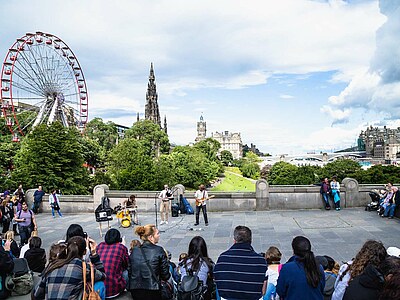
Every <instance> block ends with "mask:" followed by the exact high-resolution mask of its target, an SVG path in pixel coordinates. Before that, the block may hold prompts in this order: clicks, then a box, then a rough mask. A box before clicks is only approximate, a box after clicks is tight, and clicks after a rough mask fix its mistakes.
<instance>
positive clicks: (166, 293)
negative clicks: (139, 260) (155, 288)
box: [140, 246, 174, 300]
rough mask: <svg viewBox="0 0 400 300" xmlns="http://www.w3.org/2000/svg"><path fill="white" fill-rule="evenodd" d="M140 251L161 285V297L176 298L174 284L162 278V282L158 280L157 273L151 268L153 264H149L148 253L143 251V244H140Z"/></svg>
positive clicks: (166, 299) (165, 298) (166, 298)
mask: <svg viewBox="0 0 400 300" xmlns="http://www.w3.org/2000/svg"><path fill="white" fill-rule="evenodd" d="M140 251H141V252H142V255H143V258H144V260H145V262H146V265H147V267H148V268H149V270H150V273H151V276H153V278H154V280H155V281H156V282H158V283H159V285H160V290H161V298H162V299H163V300H171V299H173V298H174V288H173V286H172V285H171V284H170V283H169V282H168V281H164V280H161V282H159V281H158V279H157V277H156V275H155V274H154V271H153V269H152V268H151V266H150V264H149V261H148V260H147V258H146V254H144V251H143V249H142V247H141V246H140Z"/></svg>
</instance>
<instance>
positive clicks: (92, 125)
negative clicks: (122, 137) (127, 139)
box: [85, 118, 118, 151]
mask: <svg viewBox="0 0 400 300" xmlns="http://www.w3.org/2000/svg"><path fill="white" fill-rule="evenodd" d="M85 135H86V136H87V137H88V138H89V139H91V140H93V141H96V142H97V143H98V144H99V146H100V147H102V148H103V149H105V151H109V150H111V149H112V148H114V146H115V145H116V143H117V140H118V131H117V126H116V124H115V123H113V122H107V123H104V122H103V120H102V119H101V118H94V119H93V120H91V121H90V122H88V123H87V124H86V127H85Z"/></svg>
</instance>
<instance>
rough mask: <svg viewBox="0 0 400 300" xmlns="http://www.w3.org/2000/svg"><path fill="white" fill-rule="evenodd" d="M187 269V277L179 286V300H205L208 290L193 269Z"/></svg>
mask: <svg viewBox="0 0 400 300" xmlns="http://www.w3.org/2000/svg"><path fill="white" fill-rule="evenodd" d="M185 269H186V275H185V276H184V277H183V278H182V280H181V282H180V283H179V284H178V300H203V299H204V294H205V293H206V291H207V288H206V287H204V286H203V283H202V282H201V280H200V279H199V277H198V276H197V274H196V273H195V272H193V270H192V269H189V270H188V269H187V266H185Z"/></svg>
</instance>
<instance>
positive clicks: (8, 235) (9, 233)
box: [4, 230, 14, 240]
mask: <svg viewBox="0 0 400 300" xmlns="http://www.w3.org/2000/svg"><path fill="white" fill-rule="evenodd" d="M4 239H6V240H13V239H14V231H12V230H9V231H7V232H6V234H5V235H4Z"/></svg>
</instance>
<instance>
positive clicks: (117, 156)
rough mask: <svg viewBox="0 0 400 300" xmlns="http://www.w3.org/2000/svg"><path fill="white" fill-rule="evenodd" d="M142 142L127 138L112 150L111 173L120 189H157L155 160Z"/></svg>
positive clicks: (110, 158)
mask: <svg viewBox="0 0 400 300" xmlns="http://www.w3.org/2000/svg"><path fill="white" fill-rule="evenodd" d="M144 144H145V143H144V142H143V141H140V140H136V139H132V138H125V139H123V140H122V141H121V142H120V143H118V145H117V146H115V147H114V149H113V150H111V152H110V155H109V171H110V172H111V178H112V179H113V180H114V181H115V184H116V188H118V189H126V190H130V189H134V190H152V189H157V187H156V182H155V173H154V160H153V155H152V153H151V151H150V150H149V149H148V146H147V145H144Z"/></svg>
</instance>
